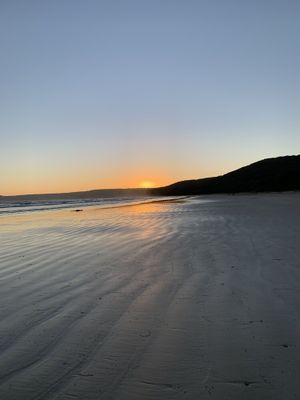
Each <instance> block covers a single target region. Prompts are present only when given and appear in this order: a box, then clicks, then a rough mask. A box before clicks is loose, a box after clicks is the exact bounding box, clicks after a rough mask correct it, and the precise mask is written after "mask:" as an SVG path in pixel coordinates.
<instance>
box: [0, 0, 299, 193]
mask: <svg viewBox="0 0 300 400" xmlns="http://www.w3.org/2000/svg"><path fill="white" fill-rule="evenodd" d="M299 42H300V2H299V1H298V0H281V1H279V0H251V1H249V0H204V1H202V0H197V1H196V0H135V1H130V0H119V1H115V0H107V1H104V0H103V1H102V0H97V1H96V0H48V1H41V0H36V1H30V0H19V1H16V0H1V2H0V52H1V53H0V54H1V58H0V88H1V90H0V138H1V146H0V193H2V194H8V193H11V194H14V193H29V192H30V193H32V192H53V191H72V190H84V189H91V188H101V187H121V186H122V187H124V186H125V187H126V186H137V185H139V183H140V182H141V181H142V180H149V181H152V182H154V183H155V184H157V185H160V184H166V183H171V182H173V181H176V180H181V179H188V178H200V177H204V176H210V175H217V174H221V173H225V172H227V171H229V170H232V169H235V168H237V167H240V166H242V165H245V164H248V163H251V162H254V161H256V160H259V159H262V158H266V157H273V156H278V155H287V154H298V153H300V132H299V128H300V107H299V106H300V78H299V76H300V75H299V71H300V55H299V54H300V53H299V48H300V43H299Z"/></svg>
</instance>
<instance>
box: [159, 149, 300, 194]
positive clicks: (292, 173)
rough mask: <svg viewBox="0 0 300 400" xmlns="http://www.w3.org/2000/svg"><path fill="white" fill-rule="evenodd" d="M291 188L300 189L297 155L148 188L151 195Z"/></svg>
mask: <svg viewBox="0 0 300 400" xmlns="http://www.w3.org/2000/svg"><path fill="white" fill-rule="evenodd" d="M294 190H300V155H294V156H284V157H276V158H268V159H265V160H261V161H257V162H255V163H253V164H250V165H247V166H245V167H242V168H239V169H237V170H235V171H232V172H229V173H227V174H225V175H221V176H216V177H212V178H204V179H194V180H186V181H181V182H177V183H173V184H172V185H169V186H165V187H160V188H155V189H152V190H151V194H152V195H159V196H177V195H178V196H179V195H180V196H182V195H200V194H217V193H253V192H282V191H294Z"/></svg>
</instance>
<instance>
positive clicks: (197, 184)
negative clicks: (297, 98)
mask: <svg viewBox="0 0 300 400" xmlns="http://www.w3.org/2000/svg"><path fill="white" fill-rule="evenodd" d="M298 190H300V155H292V156H282V157H275V158H267V159H264V160H260V161H257V162H255V163H253V164H250V165H247V166H245V167H242V168H239V169H237V170H234V171H232V172H229V173H227V174H225V175H221V176H216V177H209V178H202V179H193V180H185V181H180V182H176V183H173V184H171V185H168V186H163V187H158V188H151V189H144V188H132V189H131V188H128V189H95V190H89V191H80V192H68V193H46V194H22V195H14V196H5V195H0V201H11V200H13V199H16V200H58V199H95V198H114V197H144V196H185V195H201V194H218V193H223V194H226V193H253V192H283V191H298Z"/></svg>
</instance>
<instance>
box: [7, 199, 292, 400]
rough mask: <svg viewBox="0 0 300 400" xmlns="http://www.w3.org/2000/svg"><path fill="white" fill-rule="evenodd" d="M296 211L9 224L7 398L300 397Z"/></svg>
mask: <svg viewBox="0 0 300 400" xmlns="http://www.w3.org/2000/svg"><path fill="white" fill-rule="evenodd" d="M205 200H207V201H205ZM299 204H300V203H299V195H298V194H267V195H242V196H208V197H207V198H204V199H203V200H199V199H197V198H192V199H186V200H185V201H184V202H165V203H150V204H142V205H135V206H131V207H127V208H122V209H121V208H120V209H107V210H103V209H102V210H84V212H82V213H71V212H67V211H64V212H54V211H53V212H48V213H46V212H41V213H38V214H39V215H35V216H34V217H33V215H27V216H24V215H23V216H19V217H18V216H10V217H7V218H5V219H2V221H3V222H4V223H3V224H2V225H1V227H0V239H1V256H0V293H1V306H0V318H1V320H0V332H1V335H0V351H1V357H0V398H1V399H5V400H18V399H20V400H21V399H22V400H27V399H28V400H29V399H60V400H62V399H64V400H66V399H76V398H77V399H86V400H89V399H118V400H120V399H122V400H129V399H130V400H135V399H139V400H140V399H196V398H201V399H218V400H219V399H220V400H221V399H222V400H223V399H241V398H242V399H246V400H247V399H270V400H271V399H272V400H274V399H275V400H276V399H278V400H279V399H280V400H281V399H283V398H284V399H288V400H289V399H297V398H298V397H299V392H300V386H299V382H298V371H299V370H300V354H299V306H300V279H299V278H300V270H299V265H300V250H299V238H300V209H299Z"/></svg>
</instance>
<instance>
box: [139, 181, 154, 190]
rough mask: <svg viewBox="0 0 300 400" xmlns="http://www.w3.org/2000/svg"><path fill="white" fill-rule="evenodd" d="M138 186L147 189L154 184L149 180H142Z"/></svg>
mask: <svg viewBox="0 0 300 400" xmlns="http://www.w3.org/2000/svg"><path fill="white" fill-rule="evenodd" d="M139 186H140V187H141V188H144V189H149V188H152V187H153V186H154V183H153V182H151V181H142V182H140V184H139Z"/></svg>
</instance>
